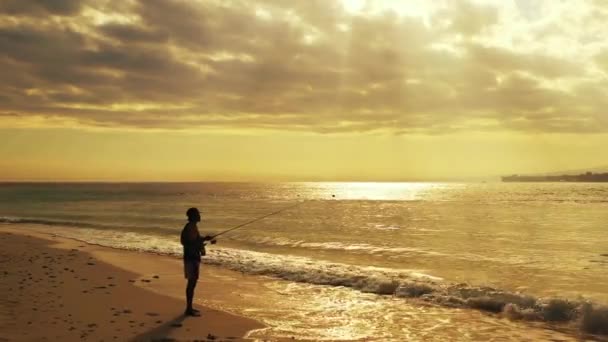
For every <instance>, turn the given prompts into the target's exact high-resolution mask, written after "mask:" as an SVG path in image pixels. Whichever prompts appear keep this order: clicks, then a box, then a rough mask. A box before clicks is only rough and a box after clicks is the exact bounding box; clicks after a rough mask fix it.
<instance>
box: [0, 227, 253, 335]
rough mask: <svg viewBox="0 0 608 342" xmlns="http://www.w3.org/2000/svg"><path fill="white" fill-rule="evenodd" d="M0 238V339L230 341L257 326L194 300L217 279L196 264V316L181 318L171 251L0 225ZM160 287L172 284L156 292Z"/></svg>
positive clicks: (180, 284)
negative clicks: (144, 250) (151, 252)
mask: <svg viewBox="0 0 608 342" xmlns="http://www.w3.org/2000/svg"><path fill="white" fill-rule="evenodd" d="M0 241H2V245H3V246H4V248H3V250H2V251H1V252H0V265H2V276H3V278H4V281H3V282H2V283H1V284H0V292H1V293H2V297H1V298H3V299H1V300H0V327H2V328H1V329H0V340H4V339H6V340H23V339H25V340H41V339H49V340H66V341H67V340H82V339H92V340H104V341H113V340H114V341H123V340H133V341H147V340H165V339H168V340H217V341H222V340H226V341H228V340H229V341H236V340H247V334H248V333H249V332H251V331H254V330H256V329H263V328H264V327H265V325H264V324H262V323H261V322H259V321H256V320H253V319H250V318H246V317H243V316H238V315H235V314H232V313H229V312H226V311H222V310H218V309H214V308H211V307H209V306H206V305H201V304H202V303H201V301H200V300H198V299H199V297H200V296H201V294H204V293H205V292H207V291H209V289H213V287H217V286H221V284H211V283H210V282H209V280H206V279H205V270H204V269H203V270H201V271H202V273H203V275H202V277H201V280H199V285H198V286H197V296H196V299H195V304H196V306H197V307H198V308H199V310H201V317H185V316H184V315H183V307H184V299H183V298H181V297H180V296H179V295H178V291H177V289H179V293H181V292H183V291H181V290H183V288H184V286H185V281H184V280H183V275H182V272H183V271H182V266H181V260H176V259H175V258H168V257H167V258H163V257H162V256H158V257H157V256H154V257H152V258H151V257H150V256H146V255H143V254H141V253H137V252H129V251H114V250H111V249H109V248H106V247H99V246H94V245H90V244H86V243H83V242H79V241H76V240H70V239H68V238H60V237H54V236H53V235H52V234H49V235H48V236H43V234H41V233H32V232H25V231H17V230H15V229H10V228H6V227H2V228H0ZM167 271H168V272H169V273H178V274H179V275H181V277H179V276H173V275H171V276H169V275H166V273H167ZM163 273H165V275H163ZM163 288H172V289H174V291H173V292H168V293H166V294H164V293H163V294H161V292H162V291H159V290H158V289H163ZM155 289H156V290H155Z"/></svg>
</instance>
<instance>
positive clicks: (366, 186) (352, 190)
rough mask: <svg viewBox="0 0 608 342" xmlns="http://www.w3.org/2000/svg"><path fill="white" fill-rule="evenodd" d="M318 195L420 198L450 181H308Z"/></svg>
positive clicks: (352, 198)
mask: <svg viewBox="0 0 608 342" xmlns="http://www.w3.org/2000/svg"><path fill="white" fill-rule="evenodd" d="M308 185H309V186H310V187H312V188H314V189H315V191H314V192H315V193H316V195H317V196H319V197H321V198H332V199H340V200H360V199H363V200H409V201H413V200H419V199H423V198H427V197H429V196H432V194H433V193H434V192H438V190H441V189H444V188H446V187H453V186H454V184H448V183H397V182H394V183H390V182H328V183H308Z"/></svg>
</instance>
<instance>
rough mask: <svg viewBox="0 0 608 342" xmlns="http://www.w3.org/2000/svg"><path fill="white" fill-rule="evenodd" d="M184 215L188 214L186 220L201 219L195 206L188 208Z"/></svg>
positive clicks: (196, 220)
mask: <svg viewBox="0 0 608 342" xmlns="http://www.w3.org/2000/svg"><path fill="white" fill-rule="evenodd" d="M186 216H188V221H190V222H200V220H201V213H200V212H199V211H198V209H196V208H190V209H188V211H186Z"/></svg>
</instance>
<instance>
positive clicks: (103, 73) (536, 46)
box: [0, 0, 608, 181]
mask: <svg viewBox="0 0 608 342" xmlns="http://www.w3.org/2000/svg"><path fill="white" fill-rule="evenodd" d="M607 22H608V1H603V0H563V1H558V0H443V1H442V0H437V1H428V0H336V1H331V0H301V1H300V0H259V1H245V0H241V1H238V0H235V1H228V0H222V1H215V0H204V1H203V0H200V1H195V0H84V1H83V0H44V1H43V0H31V1H22V0H3V1H1V2H0V51H1V52H2V53H1V54H0V70H1V74H0V75H1V76H0V180H135V181H145V180H203V181H204V180H254V181H258V180H378V181H384V180H393V181H394V180H450V179H469V178H484V177H496V176H499V175H502V174H511V173H526V172H528V173H534V172H544V171H556V170H573V169H584V168H588V167H602V166H607V165H608V161H607V160H606V157H605V155H606V153H605V149H606V147H608V113H606V108H608V38H606V37H608V25H606V23H607Z"/></svg>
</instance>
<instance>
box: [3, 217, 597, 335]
mask: <svg viewBox="0 0 608 342" xmlns="http://www.w3.org/2000/svg"><path fill="white" fill-rule="evenodd" d="M7 233H10V234H12V236H11V235H10V234H9V235H6V234H7ZM6 236H9V237H11V238H10V239H5V237H6ZM0 237H2V239H1V240H0V241H2V243H3V245H5V244H6V245H10V248H9V250H12V252H13V254H14V255H13V258H15V257H16V256H17V255H20V254H27V253H29V254H31V253H32V250H36V251H37V252H36V253H37V254H40V255H41V256H40V258H42V259H40V258H39V259H40V260H38V261H37V262H40V261H41V260H42V261H45V260H46V258H47V257H48V255H47V254H48V253H49V252H48V251H47V250H46V249H49V250H55V251H59V252H61V253H64V254H61V253H60V255H59V256H60V257H61V258H57V259H59V260H53V262H54V263H57V264H58V265H53V266H54V268H57V269H58V270H59V272H60V273H62V272H61V270H64V271H65V269H64V268H67V271H68V272H69V273H67V274H63V275H62V276H60V277H59V281H65V280H66V279H69V277H70V275H72V276H74V273H73V272H71V271H75V272H76V274H77V275H78V276H77V279H76V280H77V281H81V282H83V283H78V282H77V283H78V284H77V286H80V287H78V288H77V291H71V290H70V288H68V286H66V285H63V284H62V285H61V286H59V287H60V288H64V290H66V289H67V290H66V291H64V292H61V293H59V294H58V293H56V292H57V291H58V289H57V285H59V284H57V283H56V282H55V281H56V280H57V279H56V278H50V274H46V273H48V272H49V271H50V270H49V269H48V268H46V269H44V268H42V266H44V265H40V264H38V265H36V266H37V267H38V268H41V269H39V270H38V274H37V275H35V276H32V275H29V274H28V273H29V272H27V271H29V269H28V268H27V267H28V265H29V264H27V265H25V267H24V266H23V264H22V265H21V267H22V268H25V271H23V270H22V269H19V268H17V269H16V270H15V272H16V271H20V272H21V278H20V280H22V281H23V280H27V279H29V278H28V277H27V276H30V277H32V278H34V280H37V281H38V284H40V285H43V286H44V287H43V288H42V289H41V290H42V295H41V293H37V294H36V293H34V294H36V295H37V296H38V297H37V299H38V300H39V301H40V300H41V299H40V298H44V297H48V296H49V294H47V293H46V292H44V291H47V292H50V293H51V295H50V296H51V297H53V296H54V297H61V296H62V295H65V294H66V293H68V292H71V293H70V296H74V297H75V298H76V299H75V301H76V302H81V303H86V302H87V300H89V299H90V298H89V297H90V296H92V295H93V294H96V295H100V294H104V295H105V296H103V295H102V296H101V297H102V298H101V300H102V301H103V300H104V299H111V301H112V302H113V303H114V304H113V305H112V306H108V303H106V302H102V303H101V304H100V305H101V307H103V308H104V310H106V311H107V310H109V312H110V313H112V314H116V313H118V314H119V315H120V314H121V312H122V311H120V310H123V306H124V305H122V304H121V305H122V306H120V305H117V304H116V302H119V303H122V302H125V301H128V300H130V299H132V298H139V297H140V296H148V297H149V296H152V297H151V298H158V297H159V296H160V297H162V298H164V300H168V301H170V302H171V303H170V304H165V305H164V306H163V308H162V311H154V310H151V311H146V310H138V312H137V313H138V314H139V316H138V317H136V318H137V319H133V318H129V317H128V315H135V313H136V311H135V310H133V308H134V306H132V307H128V308H126V310H129V311H131V312H130V313H128V315H127V317H126V318H129V319H128V320H127V321H128V322H126V321H125V322H122V323H123V326H121V327H120V329H121V330H120V331H118V330H116V331H117V332H119V333H120V334H124V335H125V336H126V337H124V336H122V335H121V338H120V339H119V340H127V339H131V340H159V338H168V339H172V340H184V339H185V340H194V339H201V338H202V339H203V340H205V339H206V337H207V336H208V334H211V335H212V337H220V338H219V339H217V340H220V341H221V340H226V341H228V340H230V341H232V340H242V339H243V338H245V339H246V338H249V339H254V340H260V341H261V340H270V341H277V340H278V341H291V340H313V339H314V340H319V339H323V340H328V341H329V340H331V341H347V340H348V341H350V340H368V339H371V340H378V337H380V336H385V337H387V338H388V339H386V340H387V341H388V340H395V341H397V340H400V339H395V338H391V337H389V336H394V335H384V334H386V333H387V332H389V331H393V330H392V329H397V330H399V329H407V331H408V334H407V335H408V336H410V337H413V338H414V337H415V338H414V339H415V340H416V338H421V339H420V340H426V339H427V338H430V337H431V336H432V335H429V334H430V333H432V334H435V333H439V334H440V335H445V336H444V337H447V336H449V337H450V338H451V339H452V340H454V341H461V340H462V341H465V340H467V341H468V340H485V339H487V338H488V337H489V336H492V337H493V338H494V337H497V336H503V337H505V338H511V339H513V338H515V340H517V336H518V337H520V338H524V337H525V338H528V337H531V336H535V338H536V339H537V340H546V339H551V338H557V339H560V340H562V341H569V340H575V339H577V338H578V339H580V338H583V339H590V340H602V341H604V340H607V339H605V338H602V337H601V336H593V337H592V336H589V335H586V334H580V333H578V332H576V330H575V329H574V326H572V325H552V324H546V323H540V322H531V321H527V320H526V319H524V320H521V319H515V320H511V319H507V317H506V316H505V315H504V314H495V313H492V312H488V311H486V310H479V308H478V310H468V309H466V308H454V307H446V306H441V305H439V306H437V305H433V304H432V303H428V302H425V301H421V300H419V299H417V298H410V299H406V298H396V297H394V296H379V295H375V294H371V293H370V294H365V293H362V292H360V291H357V290H354V289H351V288H348V287H343V286H337V287H336V286H323V285H311V284H307V283H297V282H292V281H289V280H286V279H275V278H272V277H268V276H264V275H260V274H258V275H250V274H247V273H246V272H245V273H242V272H238V271H234V270H230V269H227V268H224V267H221V266H213V265H209V264H203V265H202V266H201V278H200V280H199V283H198V286H197V289H196V293H195V303H196V304H198V305H199V306H202V309H203V317H199V318H192V319H186V320H183V319H182V320H181V321H179V320H177V318H178V317H177V315H178V314H180V315H181V313H182V311H181V310H182V308H183V305H184V303H183V302H184V298H183V290H184V286H185V280H184V279H183V273H182V272H183V271H182V262H181V259H180V258H176V257H175V256H169V255H163V254H156V253H142V252H140V251H132V250H126V249H121V248H115V247H107V246H102V245H96V244H91V243H87V242H84V241H81V240H78V239H76V238H72V237H60V236H57V235H55V233H53V232H52V231H39V230H28V229H27V226H22V228H21V229H19V228H17V227H8V226H0ZM26 238H30V239H32V240H33V241H34V243H33V244H30V245H31V246H30V247H27V245H25V247H24V246H21V247H19V248H18V247H16V246H14V243H11V242H10V241H9V243H6V241H7V240H15V239H17V240H18V239H26ZM36 239H38V240H36ZM40 239H41V240H40ZM36 246H41V248H42V249H44V250H43V251H42V252H40V251H39V250H38V249H36V248H31V247H36ZM42 249H41V250H42ZM24 252H26V253H24ZM42 253H47V254H42ZM65 253H67V254H65ZM5 254H6V253H3V252H0V265H2V264H4V263H5V262H6V260H5V259H6V256H7V255H8V254H6V255H5ZM9 254H10V253H9ZM70 254H77V255H81V258H80V261H79V262H80V263H79V268H75V267H73V266H69V265H66V266H61V265H63V264H65V262H66V261H69V260H67V259H70V258H71V259H74V258H75V257H74V256H73V255H70ZM19 257H20V258H22V257H21V256H19ZM68 257H70V258H68ZM31 258H32V256H30V257H28V258H25V260H24V262H28V260H29V259H31ZM8 261H9V262H10V260H8ZM89 262H92V263H93V265H89ZM13 266H19V265H13ZM105 267H109V269H106V268H105ZM5 268H6V267H5ZM34 269H36V267H34ZM90 271H95V272H96V273H95V274H93V275H90V274H89V275H87V276H84V275H83V274H82V272H90ZM0 272H1V271H0ZM112 272H113V273H112ZM121 272H122V273H124V274H126V276H122V282H121V284H118V283H114V282H113V281H114V280H113V279H110V278H109V277H108V276H111V277H112V278H114V279H118V278H117V276H116V275H117V274H119V273H121ZM97 273H98V274H97ZM66 276H67V277H66ZM96 276H101V278H99V279H97V278H95V277H96ZM44 277H48V278H50V279H51V280H52V281H51V280H49V281H48V282H47V283H40V279H41V278H44ZM82 278H85V279H86V280H82ZM95 279H97V280H95ZM17 280H19V279H14V278H9V282H7V283H9V284H11V285H14V286H16V285H21V284H18V283H17ZM100 281H101V283H102V284H94V283H95V282H100ZM104 282H109V283H107V284H103V283H104ZM109 284H114V285H125V284H126V285H129V286H128V287H130V288H132V290H133V292H132V294H130V295H126V296H125V295H124V294H115V291H116V290H117V289H118V288H121V286H118V287H111V286H110V285H109ZM92 285H94V286H92ZM83 286H84V287H83ZM87 286H88V287H87ZM48 290H50V291H48ZM81 291H88V293H89V294H86V293H85V295H83V294H81ZM0 292H2V293H3V294H4V296H3V297H8V296H7V295H6V293H9V292H10V291H7V289H6V288H5V287H3V286H0ZM34 292H35V291H34ZM53 292H55V293H54V294H53ZM106 292H109V293H106ZM83 293H84V292H83ZM110 295H111V296H110ZM114 297H116V298H114ZM125 298H126V299H125ZM10 300H12V299H10ZM137 300H139V299H137ZM13 301H14V300H13ZM154 301H158V299H146V300H145V301H144V302H145V303H146V304H148V303H151V302H154ZM16 304H19V301H14V302H10V301H9V302H6V301H5V302H4V303H3V302H1V301H0V309H2V307H4V308H5V309H6V308H9V306H11V305H12V306H15V305H16ZM50 304H52V305H51V306H50V309H55V310H59V309H57V308H56V307H57V305H58V304H63V300H62V301H57V300H56V301H54V302H52V303H50ZM370 304H371V305H373V306H377V309H378V310H379V311H376V309H374V310H372V311H367V309H366V307H368V305H370ZM96 305H99V304H96ZM336 305H337V306H336ZM343 305H347V306H350V307H352V308H361V309H362V311H356V310H355V311H354V312H353V311H350V310H343V308H344V307H343ZM26 306H27V305H25V306H24V305H21V310H20V311H19V310H18V311H19V313H22V312H27V310H23V309H27V307H26ZM295 308H298V309H297V310H296V309H295ZM387 309H388V310H389V311H390V312H391V315H397V316H398V317H400V319H399V320H393V319H392V318H390V317H391V316H390V315H389V316H387V317H384V316H382V313H385V312H386V310H387ZM82 310H83V308H80V307H74V306H72V307H71V308H70V309H69V310H68V311H67V312H63V313H62V314H63V316H65V315H66V314H68V315H69V314H73V313H74V312H76V313H77V314H78V315H77V316H80V315H83V313H82ZM155 310H161V309H155ZM336 310H337V311H336ZM484 311H485V312H484ZM47 312H49V311H48V310H47ZM50 312H51V313H53V311H50ZM149 313H152V314H153V315H148V314H149ZM159 313H162V314H163V317H160V315H158V314H159ZM86 314H87V315H89V313H86ZM142 314H143V315H144V316H145V317H143V319H142V318H141V317H140V316H142ZM155 315H157V316H155ZM214 315H215V316H214ZM217 315H220V316H222V317H224V318H219V319H214V318H213V317H216V318H217ZM15 316H17V317H18V319H19V320H21V326H20V327H19V329H21V331H25V330H27V329H28V328H29V327H30V326H31V325H40V324H42V325H43V329H41V330H42V331H47V332H50V333H51V335H52V334H57V336H58V337H65V338H62V339H63V340H72V339H78V336H80V335H78V336H76V335H69V334H68V335H66V334H64V335H62V331H63V330H61V329H58V328H57V327H56V326H50V327H49V326H48V323H49V322H48V318H45V317H42V318H40V317H37V320H36V321H31V322H32V324H30V325H27V324H25V322H26V321H24V319H23V318H22V317H25V316H24V315H23V314H19V315H15V314H14V313H11V312H9V311H7V310H0V327H2V326H5V325H6V326H7V327H8V325H7V324H5V323H4V322H11V319H10V317H15ZM60 316H61V315H58V316H57V317H55V318H54V321H55V323H54V324H53V325H55V324H58V323H59V322H58V319H60V318H61V317H60ZM85 316H86V315H85ZM148 316H150V317H148ZM7 317H9V318H7ZM121 317H123V316H121ZM155 317H158V320H160V321H161V322H160V323H163V324H160V323H158V322H157V320H152V319H149V318H155ZM93 318H94V319H96V320H99V319H102V320H103V319H106V322H105V323H104V324H103V325H101V324H98V323H96V322H97V321H91V319H88V321H86V322H80V323H79V324H81V325H82V324H84V323H86V324H84V325H82V329H81V330H76V331H79V332H80V333H81V334H85V337H84V338H89V337H91V336H93V337H91V338H93V339H95V340H100V339H103V340H117V338H114V336H115V335H112V336H110V335H107V334H106V335H103V334H102V335H101V336H102V337H101V338H99V336H100V335H99V334H100V332H98V331H97V330H96V329H99V327H103V329H107V328H108V327H113V328H114V327H115V325H116V324H117V323H116V321H117V319H116V317H115V315H112V316H111V317H108V316H107V315H106V316H103V315H102V316H101V318H100V316H94V317H93ZM123 318H124V317H123ZM182 318H183V316H182ZM63 319H64V320H66V321H68V322H70V321H72V322H73V321H74V320H73V319H72V317H70V316H68V317H63ZM108 319H109V320H113V321H115V322H113V323H111V324H108V323H109V321H108ZM13 320H14V318H13ZM198 320H200V321H198ZM51 321H53V320H51ZM89 321H90V322H89ZM184 321H189V322H190V323H188V324H191V325H189V326H187V325H186V323H187V322H186V323H184ZM28 322H30V321H28ZM197 322H204V323H205V325H206V327H207V330H208V332H206V330H201V329H202V327H201V326H198V325H197ZM261 322H264V323H261ZM398 322H399V323H398ZM64 323H65V322H64ZM142 323H143V325H141V324H142ZM174 323H178V324H182V325H183V327H174V326H172V324H174ZM207 323H209V324H208V325H207ZM192 324H194V325H195V326H196V329H198V330H196V329H194V330H193V328H192ZM222 324H224V325H222ZM226 324H228V326H226ZM386 324H389V325H392V326H393V327H387V326H386ZM89 325H91V327H89ZM13 328H14V327H13ZM13 328H11V329H12V330H11V329H6V328H2V329H0V340H2V339H3V338H7V339H8V340H13V339H19V338H18V336H16V335H13V336H10V335H7V336H4V335H2V333H1V332H3V331H7V332H12V333H14V332H15V331H19V330H18V329H17V330H15V329H13ZM66 328H67V329H69V328H72V326H70V327H66V326H63V329H66ZM144 328H145V329H144ZM502 329H507V330H504V331H501V330H502ZM546 329H550V330H552V331H553V332H551V331H549V330H546ZM89 330H92V331H89ZM236 331H238V334H237V333H236ZM484 331H485V332H484ZM205 332H206V333H205ZM6 334H8V333H6ZM96 334H97V335H96ZM192 334H194V335H192ZM389 334H391V333H390V332H389ZM400 335H401V334H400V333H396V336H400ZM507 336H508V337H507ZM38 337H40V336H38ZM122 337H124V338H122ZM222 337H223V338H222ZM21 339H22V338H21ZM28 339H39V338H31V337H29V336H28ZM55 339H59V338H55ZM80 339H82V338H80Z"/></svg>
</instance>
